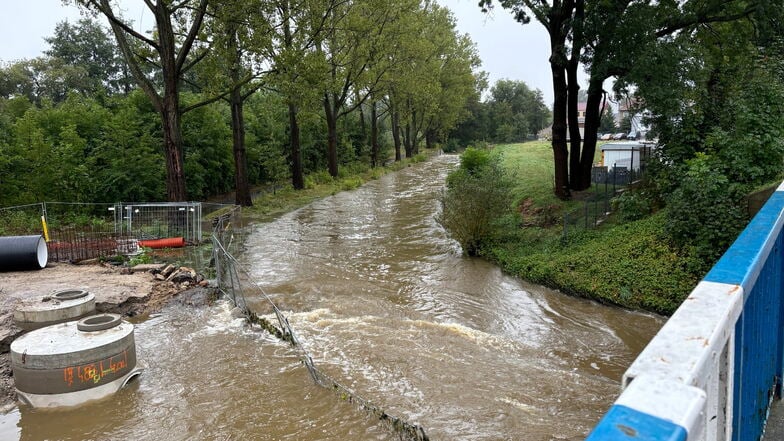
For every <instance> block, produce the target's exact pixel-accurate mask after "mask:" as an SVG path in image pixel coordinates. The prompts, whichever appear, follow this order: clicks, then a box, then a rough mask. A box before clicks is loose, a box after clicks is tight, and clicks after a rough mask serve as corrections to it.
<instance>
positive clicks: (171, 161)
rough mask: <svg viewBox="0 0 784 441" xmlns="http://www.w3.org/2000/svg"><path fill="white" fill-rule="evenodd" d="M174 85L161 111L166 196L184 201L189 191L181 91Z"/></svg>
mask: <svg viewBox="0 0 784 441" xmlns="http://www.w3.org/2000/svg"><path fill="white" fill-rule="evenodd" d="M175 83H176V81H175ZM173 87H174V89H175V91H174V92H168V91H167V93H166V95H164V97H163V109H162V111H161V121H162V122H163V149H164V156H165V157H166V198H167V199H168V200H169V201H170V202H183V201H185V200H187V198H188V193H187V191H186V189H185V166H184V163H185V161H184V158H183V152H182V132H181V131H180V108H179V107H180V106H179V93H178V92H177V91H176V88H177V86H176V85H174V86H173ZM167 89H168V87H167Z"/></svg>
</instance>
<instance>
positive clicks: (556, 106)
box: [549, 1, 574, 200]
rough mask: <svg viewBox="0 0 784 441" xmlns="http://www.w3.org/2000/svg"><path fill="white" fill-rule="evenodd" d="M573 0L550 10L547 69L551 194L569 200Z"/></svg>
mask: <svg viewBox="0 0 784 441" xmlns="http://www.w3.org/2000/svg"><path fill="white" fill-rule="evenodd" d="M573 7H574V2H573V1H566V2H564V3H563V4H561V5H560V6H558V7H556V6H553V8H551V10H550V14H549V17H550V29H549V34H550V70H551V71H552V76H553V95H554V100H553V142H552V145H553V168H554V173H555V176H554V178H555V188H554V191H555V195H556V196H557V197H558V198H559V199H562V200H566V199H569V197H570V193H569V150H568V149H567V147H566V105H567V97H568V89H567V82H566V64H567V59H566V47H565V45H566V36H567V34H568V32H567V31H568V26H566V24H565V23H566V22H567V20H568V17H569V16H571V13H572V8H573Z"/></svg>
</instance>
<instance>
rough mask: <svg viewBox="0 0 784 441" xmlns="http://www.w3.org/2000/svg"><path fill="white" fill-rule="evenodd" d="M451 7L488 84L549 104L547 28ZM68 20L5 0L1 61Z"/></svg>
mask: <svg viewBox="0 0 784 441" xmlns="http://www.w3.org/2000/svg"><path fill="white" fill-rule="evenodd" d="M438 1H439V3H440V4H442V5H445V6H447V7H449V8H450V9H452V11H453V12H454V14H455V17H456V18H457V28H458V30H459V31H460V32H461V33H467V34H469V35H470V36H471V39H472V40H473V41H474V42H475V43H476V45H477V48H478V49H479V55H480V56H481V58H482V70H484V71H486V72H487V73H488V74H489V75H490V84H491V85H492V84H493V83H495V81H496V80H499V79H511V80H522V81H525V83H526V84H528V86H529V87H531V88H534V89H540V90H541V91H542V92H543V93H544V98H545V103H546V104H547V105H548V106H551V103H552V99H553V98H552V97H553V92H552V89H553V88H552V83H551V77H550V67H549V64H548V61H547V60H548V57H549V48H548V46H549V45H548V39H547V32H546V31H545V30H544V27H542V25H540V24H539V23H537V22H535V21H532V22H531V23H530V24H527V25H525V26H523V25H521V24H519V23H517V22H515V21H514V20H513V19H512V16H511V14H509V12H507V11H505V10H503V9H501V8H500V7H499V8H497V10H496V11H494V12H493V13H492V14H491V15H489V16H488V15H486V14H482V13H481V11H480V10H479V7H478V6H477V4H478V3H479V2H478V0H438ZM123 4H127V5H129V10H128V11H127V15H128V16H129V17H131V18H132V19H133V20H134V21H135V22H136V25H137V27H139V25H141V27H142V28H144V29H149V28H150V26H151V24H152V16H151V14H150V12H149V11H145V10H144V9H143V8H142V7H141V5H142V4H143V3H142V0H123ZM66 19H68V20H69V21H76V20H78V19H79V10H78V9H77V8H76V7H74V6H63V4H62V1H61V0H21V1H18V0H4V1H3V13H2V14H0V60H2V61H4V62H8V61H13V60H18V59H21V58H34V57H37V56H38V55H40V54H41V53H42V52H43V51H44V50H46V49H47V44H46V42H45V41H44V38H45V37H48V36H51V35H52V33H53V32H54V27H55V25H56V24H57V23H58V22H60V21H62V20H66Z"/></svg>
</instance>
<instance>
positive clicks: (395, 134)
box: [390, 106, 403, 162]
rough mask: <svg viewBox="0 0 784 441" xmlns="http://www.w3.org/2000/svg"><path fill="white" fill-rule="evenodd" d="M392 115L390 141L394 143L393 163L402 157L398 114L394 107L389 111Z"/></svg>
mask: <svg viewBox="0 0 784 441" xmlns="http://www.w3.org/2000/svg"><path fill="white" fill-rule="evenodd" d="M390 111H391V113H392V139H393V140H394V142H395V162H400V161H402V160H403V157H402V155H401V152H400V113H398V111H397V109H396V108H395V107H394V106H391V109H390Z"/></svg>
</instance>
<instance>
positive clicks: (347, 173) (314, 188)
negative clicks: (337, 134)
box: [245, 149, 432, 221]
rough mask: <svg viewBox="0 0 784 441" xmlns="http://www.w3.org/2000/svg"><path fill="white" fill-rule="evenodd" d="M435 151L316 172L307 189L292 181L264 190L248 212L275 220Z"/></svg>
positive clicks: (398, 168)
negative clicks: (380, 163)
mask: <svg viewBox="0 0 784 441" xmlns="http://www.w3.org/2000/svg"><path fill="white" fill-rule="evenodd" d="M430 154H432V152H429V151H427V150H424V149H423V152H422V153H420V154H418V155H415V156H413V157H412V158H406V159H403V160H402V161H400V162H392V163H390V164H389V165H386V166H383V167H376V168H371V167H370V166H369V165H367V164H364V163H362V164H360V163H354V164H350V165H347V166H342V167H341V168H340V169H339V176H338V177H337V178H332V176H330V175H329V173H327V172H326V171H321V172H318V173H312V174H309V175H307V176H306V177H305V188H304V189H303V190H294V188H293V187H292V186H291V184H287V185H286V186H284V187H283V188H279V189H277V190H276V191H275V192H264V193H262V194H261V195H259V196H258V197H256V198H254V199H253V207H252V208H250V209H246V211H245V214H247V215H250V216H251V217H254V218H255V219H258V220H261V221H267V220H271V219H274V218H276V217H278V216H280V215H282V214H285V213H288V212H289V211H292V210H295V209H297V208H299V207H302V206H305V205H307V204H309V203H311V202H313V201H315V200H317V199H320V198H323V197H326V196H330V195H334V194H335V193H338V192H341V191H346V190H353V189H355V188H358V187H359V186H361V185H362V184H364V183H365V182H367V181H371V180H374V179H378V178H379V177H381V176H383V175H385V174H387V173H390V172H393V171H397V170H400V169H402V168H405V167H408V166H409V165H411V164H413V163H417V162H422V161H425V160H426V159H427V157H428V155H430Z"/></svg>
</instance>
